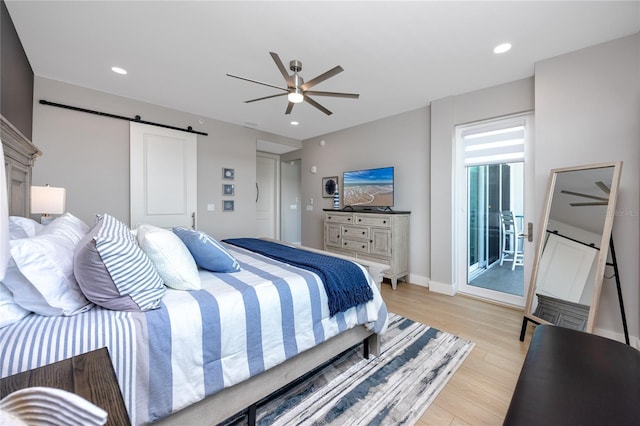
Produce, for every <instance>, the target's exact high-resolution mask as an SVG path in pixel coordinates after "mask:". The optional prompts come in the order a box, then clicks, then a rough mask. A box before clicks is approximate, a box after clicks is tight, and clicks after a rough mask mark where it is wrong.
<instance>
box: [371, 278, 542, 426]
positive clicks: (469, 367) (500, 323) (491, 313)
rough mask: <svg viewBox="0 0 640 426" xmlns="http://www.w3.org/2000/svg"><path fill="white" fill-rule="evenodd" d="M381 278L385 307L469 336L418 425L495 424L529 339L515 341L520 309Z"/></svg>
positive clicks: (503, 412) (504, 407) (498, 422)
mask: <svg viewBox="0 0 640 426" xmlns="http://www.w3.org/2000/svg"><path fill="white" fill-rule="evenodd" d="M397 287H398V288H397V290H395V291H394V290H392V289H391V286H390V285H389V284H388V283H383V284H382V297H383V298H384V300H385V302H386V304H387V308H388V310H389V311H390V312H393V313H396V314H399V315H402V316H405V317H407V318H410V319H412V320H414V321H419V322H421V323H423V324H427V325H429V326H432V327H435V328H437V329H439V330H442V331H446V332H448V333H451V334H455V335H457V336H460V337H462V338H465V339H467V340H471V341H473V342H475V347H474V348H473V350H472V351H471V353H470V354H469V355H468V357H467V359H466V360H465V361H464V363H463V364H462V365H461V366H460V368H459V369H458V370H457V371H456V373H455V374H454V376H453V377H452V378H451V379H450V381H449V383H447V385H446V386H445V388H444V389H443V390H442V392H440V394H439V395H438V396H437V397H436V399H435V401H434V402H433V403H432V404H431V406H429V408H428V409H427V411H426V412H425V414H424V415H423V416H422V418H421V419H420V421H419V422H418V425H434V426H435V425H437V426H441V425H501V424H502V422H503V420H504V416H505V415H506V412H507V408H508V407H509V402H510V401H511V395H512V393H513V390H514V388H515V385H516V381H517V379H518V375H519V374H520V369H521V368H522V363H523V362H524V357H525V354H526V352H527V348H528V346H529V342H530V341H531V334H532V330H533V327H532V326H531V325H530V326H529V329H528V331H527V335H526V337H525V340H524V342H520V340H519V338H520V327H521V325H522V311H519V310H516V309H512V308H508V307H504V306H499V305H495V304H492V303H489V302H485V301H481V300H478V299H475V298H471V297H468V296H464V295H460V294H458V295H455V296H446V295H443V294H438V293H432V292H430V291H429V289H427V288H426V287H421V286H417V285H414V284H407V283H404V282H401V283H398V286H397Z"/></svg>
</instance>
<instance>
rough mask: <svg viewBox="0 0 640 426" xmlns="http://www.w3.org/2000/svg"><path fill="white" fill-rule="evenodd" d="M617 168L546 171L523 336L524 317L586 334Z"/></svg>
mask: <svg viewBox="0 0 640 426" xmlns="http://www.w3.org/2000/svg"><path fill="white" fill-rule="evenodd" d="M619 166H620V164H619V163H610V164H607V165H602V166H585V167H582V168H571V169H557V170H554V171H552V174H551V177H550V185H549V189H548V199H547V208H546V212H547V215H546V217H545V218H544V223H543V226H544V234H543V235H541V236H540V240H539V244H540V245H541V248H539V249H538V253H537V258H536V262H535V267H534V271H533V274H532V283H535V285H531V286H530V288H529V297H528V300H527V307H526V311H525V323H524V324H523V331H524V329H525V327H526V321H527V317H529V318H530V319H531V320H533V321H534V322H548V323H552V324H555V325H559V326H563V327H568V328H573V329H578V330H583V331H591V328H592V322H593V320H591V321H590V320H589V318H592V317H593V316H595V309H592V308H593V307H594V304H595V305H597V300H598V298H599V296H600V287H601V284H602V279H603V273H604V263H605V262H606V256H607V253H608V241H609V236H610V232H611V225H612V221H613V215H608V214H607V211H608V209H609V208H610V207H611V206H612V204H615V196H616V191H617V179H619ZM603 242H604V247H602V245H603ZM540 320H542V321H540ZM521 337H523V336H521Z"/></svg>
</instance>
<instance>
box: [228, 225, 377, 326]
mask: <svg viewBox="0 0 640 426" xmlns="http://www.w3.org/2000/svg"><path fill="white" fill-rule="evenodd" d="M223 241H224V242H225V243H228V244H233V245H235V246H238V247H242V248H245V249H247V250H251V251H253V252H256V253H259V254H262V255H264V256H267V257H270V258H271V259H275V260H279V261H280V262H284V263H288V264H289V265H293V266H296V267H298V268H302V269H306V270H308V271H311V272H314V273H316V274H318V276H320V279H321V280H322V283H323V284H324V288H325V290H326V291H327V296H328V298H329V313H330V314H331V316H333V315H335V314H337V313H338V312H343V311H346V310H347V309H349V308H352V307H354V306H357V305H360V304H362V303H366V302H368V301H369V300H372V299H373V292H372V291H371V287H369V283H368V281H367V278H366V277H365V276H364V273H363V272H362V270H361V269H360V267H359V266H358V265H356V264H355V263H353V262H350V261H348V260H344V259H339V258H337V257H332V256H327V255H324V254H319V253H313V252H310V251H306V250H300V249H297V248H294V247H288V246H285V245H282V244H278V243H272V242H270V241H264V240H259V239H256V238H231V239H227V240H223Z"/></svg>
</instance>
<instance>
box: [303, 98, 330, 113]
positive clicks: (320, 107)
mask: <svg viewBox="0 0 640 426" xmlns="http://www.w3.org/2000/svg"><path fill="white" fill-rule="evenodd" d="M304 101H305V102H307V103H308V104H310V105H313V106H314V107H316V108H318V109H319V110H320V111H322V112H324V113H325V114H327V115H331V114H333V113H332V112H331V111H329V110H328V109H326V108H325V107H323V106H322V105H320V104H319V103H317V102H316V101H314V100H313V99H311V98H310V97H308V96H305V97H304Z"/></svg>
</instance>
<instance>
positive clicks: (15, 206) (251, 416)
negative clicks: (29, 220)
mask: <svg viewBox="0 0 640 426" xmlns="http://www.w3.org/2000/svg"><path fill="white" fill-rule="evenodd" d="M0 118H1V120H0V121H1V127H0V129H1V138H2V146H3V149H4V157H5V158H4V162H5V168H6V173H7V195H8V197H7V198H8V201H9V214H10V215H11V216H23V217H29V213H30V207H29V203H30V197H29V192H30V189H31V169H32V167H33V163H34V161H35V158H36V157H37V156H39V155H41V154H42V153H41V152H40V150H38V148H37V147H36V146H35V145H33V144H32V143H31V141H29V140H28V139H27V138H26V137H25V136H24V135H23V134H22V133H21V132H20V131H19V130H18V129H16V128H15V127H14V126H13V125H12V124H11V123H10V122H9V121H8V120H6V119H5V117H4V116H1V115H0ZM271 241H274V242H278V243H280V244H286V245H288V246H291V247H296V248H299V249H303V250H308V251H312V252H315V253H321V254H326V255H329V256H333V257H339V258H342V259H347V260H351V261H354V262H356V263H359V264H360V265H362V266H363V267H364V268H365V269H367V271H368V272H369V274H370V275H371V276H372V278H373V280H374V282H375V283H376V285H377V286H378V289H379V288H380V283H381V282H382V274H383V273H384V271H386V270H387V269H388V268H389V265H385V264H381V263H376V262H371V261H368V260H364V259H355V258H352V257H349V256H344V255H340V254H336V253H328V252H325V251H323V250H317V249H313V248H309V247H303V246H299V245H295V244H289V243H283V242H282V241H276V240H271ZM360 343H362V344H363V356H364V357H368V356H369V353H372V354H374V355H376V356H377V355H379V354H380V338H379V336H378V335H377V334H375V333H373V332H371V331H369V330H367V329H366V328H365V327H364V326H361V325H360V326H357V327H354V328H352V329H350V330H347V331H345V332H343V333H341V334H339V335H337V336H334V337H333V338H331V339H329V340H327V341H325V342H323V343H321V344H320V345H318V346H315V347H313V348H311V349H308V350H306V351H304V352H302V353H300V354H298V355H296V356H295V357H293V358H291V359H289V360H287V361H285V362H283V363H282V364H279V365H277V366H275V367H273V368H271V369H269V370H267V371H265V372H263V373H261V374H259V375H257V376H255V377H252V378H250V379H248V380H246V381H244V382H241V383H238V384H236V385H234V386H232V387H229V388H226V389H223V390H221V391H219V392H217V393H216V394H214V395H212V396H210V397H208V398H206V399H204V400H202V401H200V402H197V403H195V404H193V405H191V406H188V407H186V408H184V409H182V410H181V411H178V412H176V413H174V414H172V415H171V416H169V417H167V418H165V419H162V420H159V421H158V422H155V423H154V425H156V424H157V425H185V424H203V419H207V420H206V423H207V424H217V423H219V422H221V421H223V420H225V419H227V418H229V417H231V416H233V415H234V414H237V413H239V412H241V411H243V410H245V409H248V420H249V424H250V425H252V424H255V412H256V405H257V403H258V402H259V401H260V400H262V399H264V398H265V397H267V396H269V395H270V394H272V393H273V392H275V391H277V390H279V389H281V388H282V387H284V386H286V385H287V384H289V383H291V382H292V381H294V380H296V379H298V378H299V377H301V376H303V375H304V374H306V373H308V372H310V371H312V370H313V369H314V368H316V367H319V366H320V365H322V364H324V363H326V362H327V361H329V360H331V359H332V358H334V357H335V356H337V355H339V354H340V353H342V352H344V351H345V350H347V349H349V348H351V347H353V346H355V345H358V344H360Z"/></svg>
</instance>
